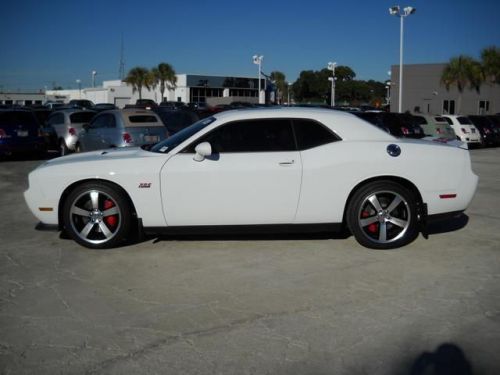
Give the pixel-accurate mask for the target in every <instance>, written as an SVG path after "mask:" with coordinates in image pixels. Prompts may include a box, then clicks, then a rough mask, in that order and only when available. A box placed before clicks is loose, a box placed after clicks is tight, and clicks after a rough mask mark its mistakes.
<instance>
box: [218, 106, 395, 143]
mask: <svg viewBox="0 0 500 375" xmlns="http://www.w3.org/2000/svg"><path fill="white" fill-rule="evenodd" d="M213 117H214V118H216V119H217V120H221V121H224V122H229V121H237V120H250V119H259V118H303V119H311V120H315V121H318V122H320V123H322V124H323V125H326V126H327V127H329V128H330V129H331V130H333V131H334V132H335V133H337V134H338V135H339V136H340V137H341V138H342V139H344V140H384V141H390V140H394V139H395V137H393V136H392V135H390V134H389V133H387V132H385V131H384V130H382V129H380V128H378V127H377V126H375V125H372V124H369V123H367V122H366V121H364V120H362V119H360V118H358V117H356V116H355V115H353V114H351V113H348V112H345V111H337V110H332V109H325V108H311V107H271V108H253V109H234V110H230V111H225V112H220V113H217V114H214V115H213ZM217 122H218V121H217Z"/></svg>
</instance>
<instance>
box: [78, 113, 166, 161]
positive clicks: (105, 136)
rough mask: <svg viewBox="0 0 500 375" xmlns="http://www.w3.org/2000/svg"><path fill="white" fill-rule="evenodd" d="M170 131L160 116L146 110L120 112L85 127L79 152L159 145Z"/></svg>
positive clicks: (96, 120)
mask: <svg viewBox="0 0 500 375" xmlns="http://www.w3.org/2000/svg"><path fill="white" fill-rule="evenodd" d="M167 137H168V131H167V129H166V128H165V125H163V123H162V122H161V120H160V118H159V117H158V115H156V114H155V113H154V112H152V111H148V110H142V109H132V108H131V109H116V110H112V111H104V112H101V113H98V114H97V115H96V116H95V117H94V118H93V119H92V121H91V122H90V123H89V124H87V125H85V127H84V129H83V131H82V132H81V133H80V135H79V139H78V142H77V144H76V151H77V152H86V151H93V150H103V149H107V148H114V147H134V146H143V145H151V144H155V143H158V142H160V141H162V140H164V139H165V138H167Z"/></svg>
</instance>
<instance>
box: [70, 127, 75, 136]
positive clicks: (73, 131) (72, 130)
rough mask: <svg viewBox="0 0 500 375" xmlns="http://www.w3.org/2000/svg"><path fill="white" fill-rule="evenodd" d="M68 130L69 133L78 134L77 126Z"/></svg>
mask: <svg viewBox="0 0 500 375" xmlns="http://www.w3.org/2000/svg"><path fill="white" fill-rule="evenodd" d="M68 132H69V135H76V129H75V128H69V129H68Z"/></svg>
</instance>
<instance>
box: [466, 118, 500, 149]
mask: <svg viewBox="0 0 500 375" xmlns="http://www.w3.org/2000/svg"><path fill="white" fill-rule="evenodd" d="M467 117H469V119H470V121H471V122H472V124H474V126H475V127H476V128H477V130H479V132H480V133H481V138H482V140H483V145H484V146H497V145H499V144H500V130H499V129H498V128H497V127H496V126H495V125H494V123H493V122H492V121H491V120H490V119H489V118H488V117H487V116H479V115H472V116H467Z"/></svg>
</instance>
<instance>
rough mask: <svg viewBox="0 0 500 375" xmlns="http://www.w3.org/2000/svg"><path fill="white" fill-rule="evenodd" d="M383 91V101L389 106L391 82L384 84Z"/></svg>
mask: <svg viewBox="0 0 500 375" xmlns="http://www.w3.org/2000/svg"><path fill="white" fill-rule="evenodd" d="M385 89H386V90H387V93H386V98H385V101H386V104H387V105H390V104H391V81H387V82H386V83H385Z"/></svg>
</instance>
